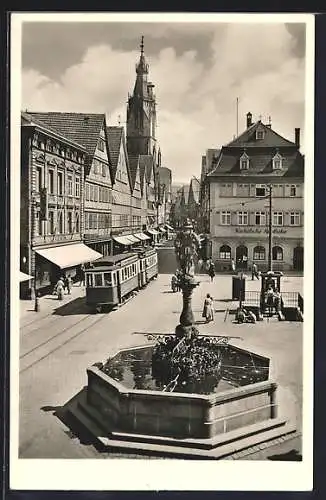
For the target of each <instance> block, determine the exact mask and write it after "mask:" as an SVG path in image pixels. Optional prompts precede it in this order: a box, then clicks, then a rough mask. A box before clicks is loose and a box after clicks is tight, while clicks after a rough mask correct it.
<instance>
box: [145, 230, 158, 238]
mask: <svg viewBox="0 0 326 500" xmlns="http://www.w3.org/2000/svg"><path fill="white" fill-rule="evenodd" d="M147 232H148V233H149V234H152V235H153V236H156V235H157V234H160V233H159V232H158V231H156V229H147Z"/></svg>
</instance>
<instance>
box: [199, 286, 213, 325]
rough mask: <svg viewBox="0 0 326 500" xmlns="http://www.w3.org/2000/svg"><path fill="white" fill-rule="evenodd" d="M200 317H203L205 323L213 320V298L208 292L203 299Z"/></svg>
mask: <svg viewBox="0 0 326 500" xmlns="http://www.w3.org/2000/svg"><path fill="white" fill-rule="evenodd" d="M202 317H203V318H205V320H206V323H209V322H210V321H213V320H214V308H213V298H212V297H211V295H210V294H209V293H208V294H207V295H206V299H205V300H204V308H203V313H202Z"/></svg>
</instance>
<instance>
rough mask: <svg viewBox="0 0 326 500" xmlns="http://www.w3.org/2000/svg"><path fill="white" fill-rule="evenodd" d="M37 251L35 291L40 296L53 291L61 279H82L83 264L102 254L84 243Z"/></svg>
mask: <svg viewBox="0 0 326 500" xmlns="http://www.w3.org/2000/svg"><path fill="white" fill-rule="evenodd" d="M34 251H35V290H36V291H37V292H38V293H39V294H43V293H48V292H49V291H52V289H53V287H54V285H55V284H56V282H57V281H58V279H59V278H60V277H66V276H68V275H69V276H70V277H71V278H72V279H73V281H77V280H78V279H80V269H81V265H82V264H86V263H88V262H93V261H94V260H97V259H99V258H100V257H102V254H100V253H99V252H96V251H95V250H93V249H92V248H89V247H88V246H86V245H84V244H83V243H75V244H72V245H61V246H56V247H51V248H38V249H34Z"/></svg>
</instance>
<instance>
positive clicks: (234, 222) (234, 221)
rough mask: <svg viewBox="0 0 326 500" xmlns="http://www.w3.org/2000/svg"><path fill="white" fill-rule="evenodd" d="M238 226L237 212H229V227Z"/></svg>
mask: <svg viewBox="0 0 326 500" xmlns="http://www.w3.org/2000/svg"><path fill="white" fill-rule="evenodd" d="M237 225H238V212H231V226H237Z"/></svg>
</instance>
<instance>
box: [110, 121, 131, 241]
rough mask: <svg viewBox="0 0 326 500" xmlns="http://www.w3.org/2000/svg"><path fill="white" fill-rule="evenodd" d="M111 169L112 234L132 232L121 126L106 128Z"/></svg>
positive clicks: (127, 175)
mask: <svg viewBox="0 0 326 500" xmlns="http://www.w3.org/2000/svg"><path fill="white" fill-rule="evenodd" d="M107 133H108V139H109V145H110V155H111V171H112V183H113V184H112V235H113V237H114V236H119V235H121V234H122V235H123V234H128V233H131V232H132V229H133V227H132V214H131V194H132V191H131V179H130V172H129V166H128V155H127V148H126V140H125V135H124V129H123V127H108V128H107Z"/></svg>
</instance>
